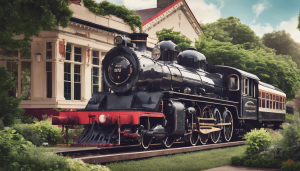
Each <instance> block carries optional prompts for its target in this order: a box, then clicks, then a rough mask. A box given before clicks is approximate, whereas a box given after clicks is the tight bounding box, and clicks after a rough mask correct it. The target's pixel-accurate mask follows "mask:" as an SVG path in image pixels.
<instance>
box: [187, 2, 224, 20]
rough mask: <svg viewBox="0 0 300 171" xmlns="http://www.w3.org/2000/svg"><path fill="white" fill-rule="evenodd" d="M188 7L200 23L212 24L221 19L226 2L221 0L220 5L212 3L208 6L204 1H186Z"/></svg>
mask: <svg viewBox="0 0 300 171" xmlns="http://www.w3.org/2000/svg"><path fill="white" fill-rule="evenodd" d="M186 2H187V4H188V6H189V7H190V9H191V10H192V12H193V14H194V15H195V17H196V19H197V20H198V22H200V21H201V22H202V23H211V22H215V21H216V20H217V19H219V18H221V11H220V10H221V8H222V7H223V6H224V0H220V1H219V2H220V5H219V7H217V6H216V5H214V4H212V3H210V4H207V3H205V2H204V0H186Z"/></svg>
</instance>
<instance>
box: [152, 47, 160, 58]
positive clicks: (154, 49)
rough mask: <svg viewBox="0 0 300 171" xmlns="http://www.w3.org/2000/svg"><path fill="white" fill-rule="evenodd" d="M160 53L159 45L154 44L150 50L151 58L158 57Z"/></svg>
mask: <svg viewBox="0 0 300 171" xmlns="http://www.w3.org/2000/svg"><path fill="white" fill-rule="evenodd" d="M160 55H161V52H160V47H159V46H155V47H154V48H153V50H152V58H153V59H155V60H158V59H159V58H160Z"/></svg>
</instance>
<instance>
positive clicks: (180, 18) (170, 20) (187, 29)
mask: <svg viewBox="0 0 300 171" xmlns="http://www.w3.org/2000/svg"><path fill="white" fill-rule="evenodd" d="M172 27H174V29H173V31H180V32H181V34H183V35H185V36H186V37H187V38H189V39H190V40H191V41H193V42H194V41H195V39H196V38H198V36H199V35H198V34H197V33H196V32H195V29H194V28H193V26H192V25H191V24H190V22H189V21H188V19H187V17H186V16H185V14H184V12H183V11H182V10H177V11H176V12H174V13H172V15H170V16H168V17H167V18H166V19H164V20H163V21H162V22H158V23H157V24H155V25H152V26H151V29H147V30H146V29H145V30H144V32H145V33H147V34H149V36H151V37H156V32H157V31H160V30H162V29H163V28H166V29H170V28H172Z"/></svg>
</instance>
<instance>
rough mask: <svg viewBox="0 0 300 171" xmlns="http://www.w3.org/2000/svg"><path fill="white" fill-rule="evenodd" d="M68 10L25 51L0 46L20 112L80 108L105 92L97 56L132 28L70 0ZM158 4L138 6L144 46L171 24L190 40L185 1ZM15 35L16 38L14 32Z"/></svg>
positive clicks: (193, 31)
mask: <svg viewBox="0 0 300 171" xmlns="http://www.w3.org/2000/svg"><path fill="white" fill-rule="evenodd" d="M71 2H72V4H71V5H70V8H71V9H72V10H73V11H74V14H73V17H72V18H71V20H70V23H69V25H68V27H67V28H62V27H58V28H57V30H56V31H43V32H41V33H40V35H39V37H33V38H32V40H33V41H32V42H31V47H30V48H31V55H27V56H26V55H22V54H20V53H19V52H18V51H17V50H15V51H11V50H8V51H3V50H2V51H0V66H3V67H5V69H6V70H7V71H8V72H9V73H11V74H12V76H13V78H14V79H16V80H17V82H16V85H15V87H14V88H13V90H12V91H11V92H10V94H11V95H12V96H15V97H22V98H23V100H22V102H21V105H20V107H21V108H24V109H25V114H26V115H33V116H35V117H37V118H41V115H44V114H47V115H58V112H57V111H56V110H54V109H55V108H64V109H77V108H84V107H85V106H86V104H87V102H88V101H89V99H90V98H91V95H92V94H93V93H94V92H98V91H107V90H108V87H107V86H106V85H105V84H104V83H103V81H102V78H101V61H102V59H103V57H104V56H105V54H106V53H107V52H108V51H109V50H110V49H111V48H113V47H114V44H113V39H114V37H115V36H117V35H124V34H128V33H131V32H132V30H131V28H130V26H129V25H128V24H126V23H125V22H124V21H123V20H122V19H120V18H117V17H116V16H114V15H109V16H98V15H95V14H93V13H91V12H90V11H89V10H88V9H87V8H85V7H84V4H83V2H81V1H80V0H72V1H71ZM157 2H158V8H153V9H146V10H139V11H137V14H138V15H140V16H141V18H142V21H143V29H144V32H146V33H148V34H149V37H148V41H147V46H148V47H149V49H151V48H152V47H154V45H155V44H156V43H157V38H156V34H155V33H156V31H159V30H161V29H162V28H172V27H174V30H175V31H181V32H182V33H183V34H184V35H186V36H187V37H188V38H190V39H191V40H194V38H197V37H198V35H200V34H202V33H203V31H202V29H201V27H200V25H199V23H198V22H197V20H196V19H195V17H194V16H193V14H192V12H191V10H190V9H189V7H188V5H187V4H186V2H185V0H178V1H175V0H167V1H165V0H157ZM16 38H18V37H16Z"/></svg>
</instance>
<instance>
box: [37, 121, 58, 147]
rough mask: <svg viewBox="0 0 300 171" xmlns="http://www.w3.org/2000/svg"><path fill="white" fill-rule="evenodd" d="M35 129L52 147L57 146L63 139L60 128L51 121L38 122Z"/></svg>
mask: <svg viewBox="0 0 300 171" xmlns="http://www.w3.org/2000/svg"><path fill="white" fill-rule="evenodd" d="M33 129H34V130H35V131H36V132H37V133H38V134H40V135H42V136H43V137H44V141H46V142H48V143H49V144H51V145H55V144H57V143H58V140H59V139H60V138H61V137H62V136H61V130H60V128H59V127H58V126H56V125H52V121H51V120H44V121H40V122H37V123H35V124H34V126H33Z"/></svg>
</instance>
